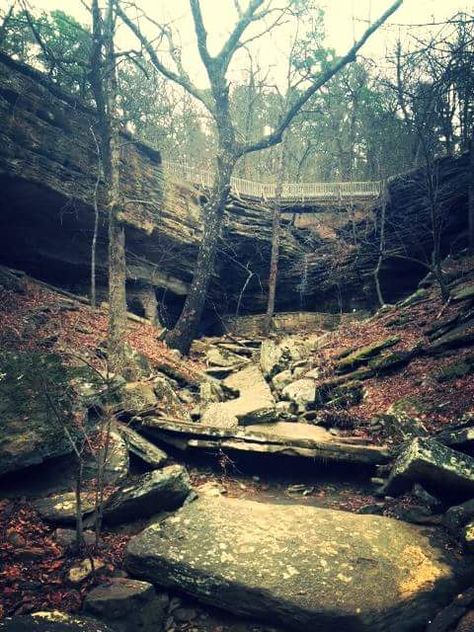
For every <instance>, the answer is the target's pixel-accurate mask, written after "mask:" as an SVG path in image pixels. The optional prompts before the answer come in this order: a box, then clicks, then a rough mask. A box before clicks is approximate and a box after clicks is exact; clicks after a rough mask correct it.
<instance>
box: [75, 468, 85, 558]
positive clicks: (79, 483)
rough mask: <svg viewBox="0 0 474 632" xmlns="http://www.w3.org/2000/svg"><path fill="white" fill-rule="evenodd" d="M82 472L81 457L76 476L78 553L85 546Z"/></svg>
mask: <svg viewBox="0 0 474 632" xmlns="http://www.w3.org/2000/svg"><path fill="white" fill-rule="evenodd" d="M82 470H83V462H82V459H81V457H80V456H79V457H78V459H77V474H76V489H75V496H76V548H77V550H78V551H80V550H81V549H82V546H83V544H84V523H83V521H82V498H81V491H82Z"/></svg>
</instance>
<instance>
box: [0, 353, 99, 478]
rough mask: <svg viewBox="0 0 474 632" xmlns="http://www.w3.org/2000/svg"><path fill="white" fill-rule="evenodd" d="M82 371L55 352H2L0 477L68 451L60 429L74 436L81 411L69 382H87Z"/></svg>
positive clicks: (67, 443)
mask: <svg viewBox="0 0 474 632" xmlns="http://www.w3.org/2000/svg"><path fill="white" fill-rule="evenodd" d="M86 369H87V370H86ZM86 369H81V368H71V367H67V366H65V365H64V364H63V362H62V359H61V357H60V356H59V355H57V354H53V353H46V354H45V353H40V352H17V353H13V352H5V351H2V352H0V419H1V425H0V473H2V472H7V471H12V470H15V469H19V468H21V467H26V466H28V465H31V464H34V463H39V462H41V461H42V460H43V459H44V458H47V457H51V456H56V455H59V454H64V453H66V452H68V451H70V450H71V449H72V446H71V445H70V442H69V440H68V439H67V437H66V434H65V432H64V426H67V427H68V429H69V431H70V432H71V433H72V434H73V435H76V433H77V432H78V427H77V424H76V419H78V418H81V419H83V418H84V412H83V410H82V406H81V402H80V401H79V399H80V398H78V397H77V395H76V394H75V392H74V390H73V388H72V387H71V382H72V380H74V379H76V380H78V379H86V378H87V379H88V380H89V381H90V377H91V376H90V374H89V373H90V370H89V369H88V368H87V367H86ZM78 416H80V417H78Z"/></svg>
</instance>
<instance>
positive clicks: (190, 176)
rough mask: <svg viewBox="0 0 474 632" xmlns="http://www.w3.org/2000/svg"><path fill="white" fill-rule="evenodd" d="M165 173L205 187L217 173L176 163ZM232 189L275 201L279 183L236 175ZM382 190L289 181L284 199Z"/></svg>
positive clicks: (353, 195) (375, 184)
mask: <svg viewBox="0 0 474 632" xmlns="http://www.w3.org/2000/svg"><path fill="white" fill-rule="evenodd" d="M163 167H164V171H165V174H166V175H168V176H171V177H172V178H175V179H177V180H178V181H179V182H189V183H190V184H194V185H197V186H201V187H204V188H210V187H212V185H213V183H214V174H213V173H212V172H211V171H208V170H202V169H198V168H196V167H193V166H191V165H187V164H179V163H175V162H167V161H166V162H164V163H163ZM231 190H232V192H233V193H234V194H236V195H237V196H239V197H246V198H252V199H257V200H274V199H276V197H277V186H276V184H274V183H268V182H254V181H253V180H245V179H244V178H238V177H234V176H233V177H232V178H231ZM380 193H381V182H379V181H372V182H301V183H292V182H285V183H283V184H282V187H281V193H280V199H281V200H282V201H283V202H289V201H301V202H311V201H324V200H334V199H336V200H341V199H347V198H364V199H366V198H371V197H377V196H378V195H380Z"/></svg>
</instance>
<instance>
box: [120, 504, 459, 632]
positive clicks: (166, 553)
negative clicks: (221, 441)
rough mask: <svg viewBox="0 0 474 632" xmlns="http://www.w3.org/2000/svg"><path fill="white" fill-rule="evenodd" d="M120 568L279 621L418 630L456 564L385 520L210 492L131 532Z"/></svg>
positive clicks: (423, 536)
mask: <svg viewBox="0 0 474 632" xmlns="http://www.w3.org/2000/svg"><path fill="white" fill-rule="evenodd" d="M296 524H297V525H298V529H297V530H295V529H293V526H294V525H296ZM126 567H127V569H128V571H129V572H130V573H132V574H133V575H134V576H136V577H139V578H142V579H145V580H147V581H151V582H154V583H156V584H158V585H160V586H163V587H166V588H179V589H180V590H184V591H185V592H188V593H189V594H191V595H193V596H195V597H197V598H198V599H200V600H202V601H204V602H206V603H211V604H219V606H220V607H222V608H225V609H227V610H229V611H231V612H234V613H237V614H242V615H246V616H255V617H260V618H264V619H267V620H270V621H273V622H276V623H280V624H281V625H283V626H284V627H287V628H288V629H293V630H308V627H309V629H315V630H316V629H318V630H333V629H335V627H336V628H338V629H344V630H348V631H349V630H372V631H374V630H395V629H396V630H400V631H405V630H407V631H408V630H415V629H421V627H422V626H423V625H424V623H425V622H426V621H427V620H428V619H429V617H430V616H431V615H432V614H434V613H435V612H436V610H437V608H439V606H440V605H442V604H443V603H444V602H446V601H447V600H448V599H449V597H450V596H452V595H453V594H455V591H456V588H457V586H458V584H457V580H456V574H457V573H458V572H460V567H459V566H458V562H456V560H455V558H454V556H451V555H449V554H448V553H447V552H446V551H444V550H443V548H442V547H439V548H438V547H437V546H436V545H434V544H433V543H431V542H430V539H429V536H428V534H427V533H426V532H424V531H422V530H420V529H418V528H416V527H412V526H409V525H406V524H403V523H400V522H397V521H394V520H391V519H387V518H381V517H378V516H355V515H352V514H348V513H344V512H338V511H331V510H323V509H316V508H312V507H304V506H301V505H293V506H281V505H271V504H270V505H267V504H261V503H256V502H252V501H244V500H237V499H225V498H222V497H209V496H204V497H203V498H201V499H199V500H198V501H196V502H194V503H191V504H189V505H187V506H186V507H184V508H183V509H182V510H180V511H179V512H178V513H177V514H176V515H175V516H172V517H170V518H168V519H166V520H165V521H164V522H162V523H156V524H153V525H151V526H150V527H148V528H147V529H146V530H145V531H144V532H142V533H141V534H139V535H138V536H136V537H134V538H132V540H131V542H130V544H129V547H128V550H127V554H126ZM417 626H418V627H417Z"/></svg>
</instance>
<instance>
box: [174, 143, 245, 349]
mask: <svg viewBox="0 0 474 632" xmlns="http://www.w3.org/2000/svg"><path fill="white" fill-rule="evenodd" d="M234 164H235V158H234V157H233V156H231V155H225V156H223V157H222V158H221V159H219V160H218V166H217V174H216V180H215V184H214V189H213V191H212V192H211V196H210V199H209V202H208V203H207V204H205V206H204V207H203V209H202V213H203V235H202V240H201V244H200V246H199V253H198V259H197V263H196V272H195V273H194V277H193V282H192V284H191V288H190V290H189V292H188V295H187V297H186V301H185V303H184V307H183V310H182V312H181V315H180V317H179V320H178V322H177V323H176V326H175V327H174V329H173V330H172V331H170V332H169V333H168V334H167V335H166V337H165V341H166V344H167V345H168V346H169V347H173V348H174V349H178V350H179V351H181V353H184V354H187V353H188V352H189V349H190V348H191V344H192V342H193V340H194V338H195V337H196V335H197V330H198V327H199V323H200V320H201V316H202V313H203V311H204V306H205V303H206V297H207V290H208V287H209V282H210V280H211V277H212V274H213V273H214V262H215V256H216V249H217V242H218V240H219V236H220V232H221V225H222V218H223V217H224V210H225V204H226V201H227V197H228V195H229V191H230V177H231V175H232V170H233V168H234Z"/></svg>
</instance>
